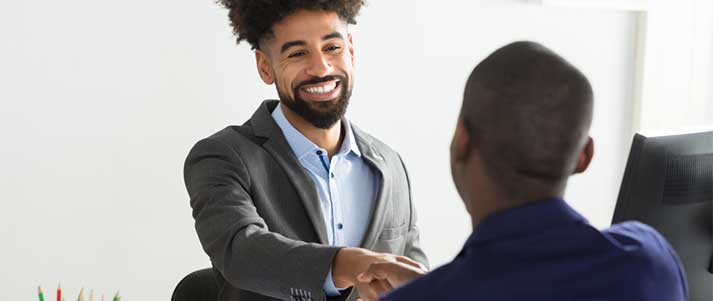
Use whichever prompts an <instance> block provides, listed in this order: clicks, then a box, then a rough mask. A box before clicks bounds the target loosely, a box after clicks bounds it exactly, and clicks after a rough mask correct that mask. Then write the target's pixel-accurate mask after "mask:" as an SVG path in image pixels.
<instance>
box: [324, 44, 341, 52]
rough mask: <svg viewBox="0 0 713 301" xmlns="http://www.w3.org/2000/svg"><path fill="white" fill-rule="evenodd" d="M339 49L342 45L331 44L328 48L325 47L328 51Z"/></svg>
mask: <svg viewBox="0 0 713 301" xmlns="http://www.w3.org/2000/svg"><path fill="white" fill-rule="evenodd" d="M339 49H342V47H341V46H339V45H330V46H327V48H325V49H324V50H325V51H327V52H336V51H337V50H339Z"/></svg>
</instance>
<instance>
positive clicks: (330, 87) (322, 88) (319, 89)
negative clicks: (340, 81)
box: [305, 82, 337, 94]
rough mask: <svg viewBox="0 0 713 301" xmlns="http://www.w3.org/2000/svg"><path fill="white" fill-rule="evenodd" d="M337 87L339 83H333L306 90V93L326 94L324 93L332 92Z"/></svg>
mask: <svg viewBox="0 0 713 301" xmlns="http://www.w3.org/2000/svg"><path fill="white" fill-rule="evenodd" d="M336 87H337V82H331V83H329V84H326V85H323V86H317V87H310V88H306V89H305V91H307V92H309V93H320V94H324V93H329V92H332V90H334V88H336Z"/></svg>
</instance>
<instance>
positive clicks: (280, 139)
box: [250, 100, 329, 244]
mask: <svg viewBox="0 0 713 301" xmlns="http://www.w3.org/2000/svg"><path fill="white" fill-rule="evenodd" d="M278 104H279V102H278V101H276V100H266V101H265V102H263V103H262V105H260V108H259V109H258V110H257V111H256V112H255V114H253V116H252V118H250V123H251V125H252V127H253V131H254V133H255V135H256V136H260V137H264V138H267V141H266V142H265V143H264V144H263V147H264V148H265V150H267V152H268V153H270V155H272V156H273V158H274V159H275V161H277V163H278V164H279V165H280V167H282V169H283V170H284V171H285V174H287V178H289V179H290V182H292V185H293V186H294V187H295V190H297V194H298V195H299V198H300V199H301V200H302V204H303V205H304V207H305V210H306V211H307V216H308V217H309V219H310V221H311V222H312V226H313V227H314V230H315V232H316V233H317V236H318V237H319V241H320V243H322V244H329V239H328V237H327V225H325V223H324V216H323V215H322V209H321V207H320V204H319V195H318V194H317V189H316V187H315V186H314V183H313V182H312V180H311V179H310V177H309V175H308V174H307V173H306V172H305V170H304V169H303V168H302V165H300V163H299V162H298V161H297V158H296V157H295V154H294V153H293V152H292V149H290V145H289V144H288V143H287V140H286V139H285V136H284V135H283V134H282V131H281V130H280V128H279V127H278V126H277V124H276V123H275V121H274V120H273V119H272V116H271V115H270V114H271V112H272V110H274V108H275V107H276V106H277V105H278Z"/></svg>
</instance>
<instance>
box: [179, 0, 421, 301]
mask: <svg viewBox="0 0 713 301" xmlns="http://www.w3.org/2000/svg"><path fill="white" fill-rule="evenodd" d="M221 2H222V4H223V5H224V6H225V7H226V8H227V9H228V10H229V16H230V20H231V22H232V26H233V29H234V32H235V33H236V35H237V37H238V42H241V41H243V40H246V41H247V42H248V43H249V44H250V45H251V46H252V47H253V49H254V50H255V59H256V65H257V71H258V73H259V75H260V77H261V78H262V80H263V81H264V82H265V83H266V84H268V85H271V84H275V87H276V89H277V93H278V95H279V101H277V100H267V101H265V102H263V103H262V104H261V105H260V107H259V108H258V109H257V111H256V112H255V113H254V114H253V116H252V117H251V118H250V120H248V121H247V122H246V123H244V124H243V125H242V126H229V127H227V128H225V129H223V130H221V131H219V132H218V133H215V134H213V135H212V136H210V137H208V138H205V139H203V140H201V141H199V142H198V143H197V144H196V145H195V146H194V147H193V149H192V150H191V151H190V153H189V155H188V158H187V159H186V163H185V169H184V176H185V182H186V187H187V190H188V193H189V195H190V198H191V207H192V208H193V217H194V219H195V227H196V231H197V233H198V237H199V239H200V241H201V244H202V245H203V249H204V250H205V252H206V253H207V254H208V256H209V257H210V259H211V262H212V263H213V267H214V270H215V271H216V276H217V278H218V281H219V286H220V287H221V291H220V296H219V299H220V300H276V299H282V300H324V299H327V300H355V299H356V298H357V297H358V296H357V294H356V290H352V289H351V288H350V287H352V286H353V285H354V284H355V283H357V281H356V276H357V275H358V274H360V273H361V272H363V271H365V270H366V269H367V267H368V266H369V265H370V264H371V263H374V262H383V261H394V262H402V263H406V264H409V265H411V266H413V267H415V268H418V269H424V265H427V261H426V257H425V255H424V254H423V251H422V250H421V248H420V247H419V244H418V240H419V238H418V230H417V227H416V214H415V210H414V207H413V203H412V201H411V194H410V187H409V185H410V184H409V180H408V175H407V173H406V169H405V167H404V164H403V162H402V160H401V158H400V157H399V155H398V154H397V153H396V152H394V151H393V150H391V149H390V148H389V147H388V146H386V145H385V144H383V143H382V142H380V141H378V140H376V139H375V138H373V137H371V136H369V135H368V134H366V133H364V132H363V131H361V130H359V129H358V128H357V127H356V126H354V125H353V124H352V123H351V122H350V121H349V120H347V119H346V118H345V117H344V114H345V112H346V109H347V106H348V104H349V99H350V96H351V91H352V86H353V82H354V71H353V69H354V47H353V44H352V36H351V34H350V33H349V32H348V31H347V27H348V24H350V23H351V24H353V23H355V20H354V18H355V16H356V15H357V13H358V11H359V9H360V8H361V6H362V4H363V3H362V1H325V0H321V1H320V0H313V1H292V0H284V1H277V0H275V1H251V0H245V1H242V0H222V1H221Z"/></svg>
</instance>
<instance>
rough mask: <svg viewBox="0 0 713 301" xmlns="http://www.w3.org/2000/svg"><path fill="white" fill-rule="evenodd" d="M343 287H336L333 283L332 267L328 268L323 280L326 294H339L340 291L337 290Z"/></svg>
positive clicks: (331, 295) (332, 295)
mask: <svg viewBox="0 0 713 301" xmlns="http://www.w3.org/2000/svg"><path fill="white" fill-rule="evenodd" d="M343 289H346V287H345V288H337V286H336V285H334V279H332V268H331V267H330V268H329V273H327V279H325V280H324V291H325V292H326V293H327V296H330V297H334V296H339V295H341V293H340V292H339V290H343Z"/></svg>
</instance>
